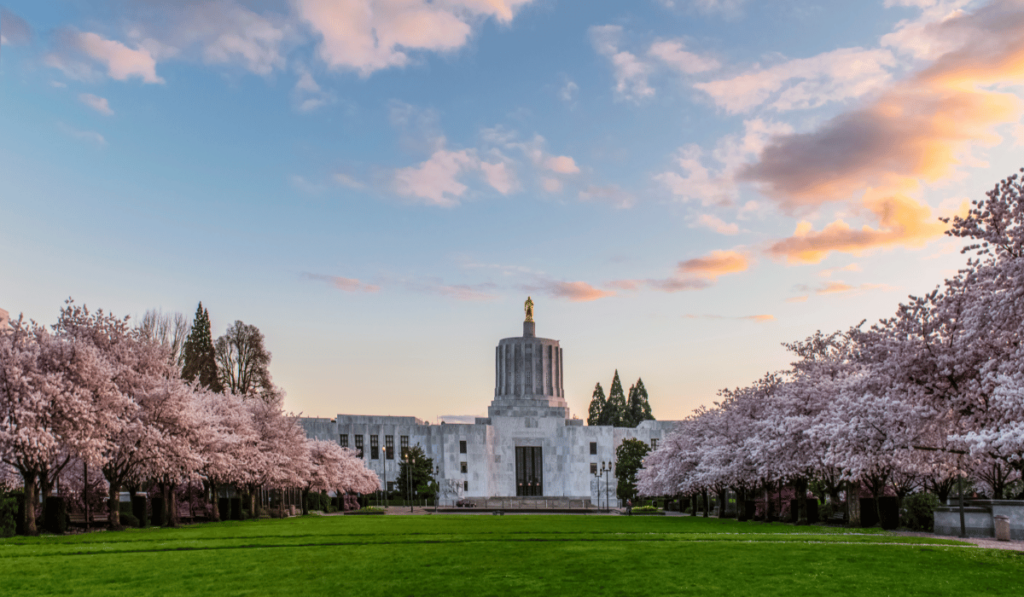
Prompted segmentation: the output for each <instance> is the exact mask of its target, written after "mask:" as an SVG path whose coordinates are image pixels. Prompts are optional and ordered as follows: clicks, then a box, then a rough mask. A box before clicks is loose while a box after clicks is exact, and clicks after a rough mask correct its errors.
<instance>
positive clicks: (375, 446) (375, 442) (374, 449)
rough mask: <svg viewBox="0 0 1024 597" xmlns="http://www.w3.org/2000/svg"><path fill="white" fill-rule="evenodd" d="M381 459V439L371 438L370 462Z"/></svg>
mask: <svg viewBox="0 0 1024 597" xmlns="http://www.w3.org/2000/svg"><path fill="white" fill-rule="evenodd" d="M378 458H380V438H379V437H378V436H376V435H371V436H370V460H377V459H378Z"/></svg>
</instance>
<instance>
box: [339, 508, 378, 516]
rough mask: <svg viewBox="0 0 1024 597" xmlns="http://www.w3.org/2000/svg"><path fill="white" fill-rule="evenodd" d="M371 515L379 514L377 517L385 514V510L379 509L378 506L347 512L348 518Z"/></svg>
mask: <svg viewBox="0 0 1024 597" xmlns="http://www.w3.org/2000/svg"><path fill="white" fill-rule="evenodd" d="M369 514H377V515H380V514H384V508H378V507H376V506H367V507H365V508H360V509H359V510H353V511H351V512H346V513H345V515H346V516H355V515H369Z"/></svg>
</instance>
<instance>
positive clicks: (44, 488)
mask: <svg viewBox="0 0 1024 597" xmlns="http://www.w3.org/2000/svg"><path fill="white" fill-rule="evenodd" d="M52 490H53V482H52V481H51V480H50V476H49V475H48V474H47V471H46V469H43V470H42V471H39V495H40V496H42V500H43V504H42V508H43V509H42V511H41V512H40V513H39V526H40V527H42V528H44V529H45V528H46V498H47V496H49V495H50V491H52Z"/></svg>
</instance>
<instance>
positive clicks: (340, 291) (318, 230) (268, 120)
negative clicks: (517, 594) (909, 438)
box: [0, 0, 1024, 420]
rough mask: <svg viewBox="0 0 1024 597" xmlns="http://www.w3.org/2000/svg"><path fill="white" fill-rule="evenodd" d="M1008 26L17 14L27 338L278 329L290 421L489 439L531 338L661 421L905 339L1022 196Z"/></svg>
mask: <svg viewBox="0 0 1024 597" xmlns="http://www.w3.org/2000/svg"><path fill="white" fill-rule="evenodd" d="M1022 21H1024V6H1022V3H1021V2H1017V1H1012V2H1011V1H1002V2H968V1H966V0H952V1H942V0H889V1H887V2H881V1H879V2H858V3H853V2H795V1H793V2H789V1H783V2H764V1H758V0H747V1H743V0H638V1H637V2H629V3H625V2H604V1H588V2H585V3H583V2H568V1H561V0H487V1H484V0H435V1H433V2H428V1H427V0H345V1H338V2H316V1H313V0H294V1H290V2H286V1H281V2H273V1H266V2H245V3H243V2H236V1H234V0H216V1H196V2H190V3H179V2H170V1H162V0H146V1H143V0H137V1H123V2H93V3H90V2H52V3H39V2H11V1H7V2H6V3H5V4H4V8H3V11H2V12H0V36H2V37H3V39H2V41H0V43H2V49H0V82H2V85H0V181H2V185H0V219H2V221H3V222H4V223H5V224H6V225H5V226H4V227H3V232H2V233H0V251H2V252H3V254H4V255H5V257H6V259H5V265H6V267H5V273H4V275H3V277H2V283H0V307H2V308H5V309H7V310H9V311H11V312H12V313H19V312H23V313H25V315H26V316H27V317H32V318H35V319H37V320H40V321H45V322H50V321H53V319H54V318H55V316H56V313H57V310H58V309H59V306H60V304H61V302H62V301H63V300H64V299H65V298H67V297H68V296H72V297H74V298H75V299H76V301H78V302H84V303H86V304H87V305H89V306H90V307H93V308H99V307H102V308H104V309H107V310H111V311H114V312H115V313H119V314H128V315H141V314H142V313H143V312H144V311H145V310H146V309H149V308H161V309H163V310H164V311H170V312H174V311H181V312H184V313H186V314H189V315H191V314H192V313H193V312H194V310H195V305H196V303H197V302H198V301H200V300H202V301H203V302H204V305H206V306H207V307H208V308H209V311H210V315H211V318H212V320H213V325H214V333H215V334H219V333H221V332H222V331H223V330H224V329H225V328H226V327H227V326H228V325H229V324H230V323H231V322H232V321H234V320H236V319H240V320H243V321H245V322H246V323H252V324H255V325H257V326H258V327H260V329H261V330H263V331H264V333H265V334H266V336H267V345H268V347H269V348H270V350H271V351H272V352H273V355H274V357H273V362H272V366H271V372H272V374H273V375H274V379H275V381H276V382H277V383H278V384H279V385H281V386H282V387H283V388H284V390H285V391H286V392H287V402H286V404H287V406H288V408H290V409H292V410H294V411H297V412H298V411H301V412H304V413H305V414H307V415H318V416H331V415H334V414H337V413H339V412H346V413H369V414H396V415H397V414H412V415H416V416H420V417H423V418H427V419H430V420H435V418H436V417H437V416H440V415H445V414H482V413H484V412H485V410H486V406H487V404H488V403H489V401H490V398H491V396H492V394H493V350H494V346H495V345H496V343H497V341H498V339H500V338H502V337H506V336H512V335H517V334H519V333H520V331H521V327H520V322H521V321H522V302H523V301H524V300H525V298H526V296H527V295H531V296H532V297H533V299H534V301H535V302H536V304H537V306H536V318H537V322H538V323H537V325H538V334H539V335H542V336H545V337H553V338H557V339H559V340H561V341H562V346H563V349H564V351H565V355H566V391H567V394H568V399H569V402H570V406H571V408H572V409H573V411H574V412H575V413H577V414H579V415H580V416H585V412H586V405H587V402H588V401H589V398H590V393H591V391H592V389H593V386H594V384H595V383H596V382H598V381H600V382H601V383H602V384H603V385H604V386H605V388H606V389H607V387H608V384H609V383H610V381H611V376H612V372H613V371H614V370H615V369H616V368H617V369H618V370H619V371H620V373H621V374H622V377H623V381H624V383H625V384H626V385H627V386H628V385H629V384H632V383H633V382H634V381H635V380H636V378H637V377H643V379H644V382H645V385H646V386H647V388H648V389H649V391H650V393H651V401H652V404H653V406H654V412H655V415H656V416H658V417H659V418H663V419H669V418H681V417H683V416H686V414H687V413H689V411H691V410H692V409H693V408H695V407H696V406H697V405H699V404H701V403H707V402H709V401H711V400H713V399H714V395H715V391H716V390H717V389H719V388H722V387H731V386H736V385H742V384H746V383H749V382H751V381H752V380H754V379H756V378H757V377H759V376H760V375H761V374H763V373H764V372H766V371H769V370H774V369H778V368H781V367H784V366H785V365H786V363H787V362H788V359H787V355H786V354H785V352H784V350H783V349H782V348H781V346H780V343H781V342H785V341H792V340H796V339H800V338H803V337H805V336H807V335H809V334H811V333H813V332H814V331H815V330H817V329H823V330H833V329H839V328H845V327H847V326H850V325H854V324H856V323H858V322H859V321H861V320H862V319H868V320H869V321H871V320H874V319H877V318H879V317H884V316H887V315H889V314H890V313H891V312H892V311H893V310H894V309H895V306H896V304H897V303H898V302H899V301H900V300H901V299H902V298H903V297H905V296H906V295H907V294H911V293H921V292H926V291H928V290H930V289H931V288H932V287H934V286H935V285H936V284H938V283H940V282H941V280H942V279H943V277H944V276H946V275H948V274H949V273H950V272H952V271H954V270H955V269H956V268H957V267H958V266H959V265H960V264H961V263H962V262H963V258H962V257H961V256H960V255H959V254H958V253H957V249H958V247H959V245H958V244H957V243H956V242H954V241H952V240H949V239H946V238H945V237H943V236H942V226H941V225H940V224H939V223H938V221H937V217H938V216H940V215H951V214H954V213H957V212H958V210H962V209H963V202H964V201H965V200H969V199H971V198H978V197H980V196H982V195H983V193H984V191H985V190H986V189H988V188H990V187H991V186H992V185H993V184H994V183H995V182H996V181H998V180H999V179H1000V178H1002V177H1004V176H1006V175H1008V174H1010V173H1012V172H1014V171H1015V169H1016V168H1017V167H1018V166H1019V165H1020V164H1019V163H1018V161H1017V160H1015V157H1016V156H1018V155H1019V152H1020V147H1019V144H1020V143H1021V142H1024V128H1022V125H1021V116H1022V114H1024V109H1022V103H1021V83H1022V82H1024V68H1022V65H1024V58H1022V57H1024V41H1022V40H1024V35H1022V33H1024V26H1022V24H1021V23H1022Z"/></svg>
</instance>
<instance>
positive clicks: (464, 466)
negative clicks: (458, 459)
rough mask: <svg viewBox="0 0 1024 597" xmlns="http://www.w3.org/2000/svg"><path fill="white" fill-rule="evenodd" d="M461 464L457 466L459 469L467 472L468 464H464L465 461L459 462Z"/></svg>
mask: <svg viewBox="0 0 1024 597" xmlns="http://www.w3.org/2000/svg"><path fill="white" fill-rule="evenodd" d="M461 464H462V465H461V466H460V467H459V468H460V469H461V471H462V472H463V473H468V472H469V466H468V465H467V464H466V463H465V462H463V463H461Z"/></svg>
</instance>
